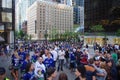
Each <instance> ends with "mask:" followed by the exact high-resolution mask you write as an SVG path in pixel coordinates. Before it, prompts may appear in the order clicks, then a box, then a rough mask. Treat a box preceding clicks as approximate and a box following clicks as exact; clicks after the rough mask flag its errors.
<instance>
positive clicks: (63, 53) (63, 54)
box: [58, 50, 65, 59]
mask: <svg viewBox="0 0 120 80" xmlns="http://www.w3.org/2000/svg"><path fill="white" fill-rule="evenodd" d="M58 56H59V59H65V51H64V50H63V51H61V50H60V51H59V52H58Z"/></svg>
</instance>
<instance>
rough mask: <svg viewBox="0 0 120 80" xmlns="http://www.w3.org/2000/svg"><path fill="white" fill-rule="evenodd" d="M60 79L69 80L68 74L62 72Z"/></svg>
mask: <svg viewBox="0 0 120 80" xmlns="http://www.w3.org/2000/svg"><path fill="white" fill-rule="evenodd" d="M58 80H68V76H67V74H65V73H60V75H59V78H58Z"/></svg>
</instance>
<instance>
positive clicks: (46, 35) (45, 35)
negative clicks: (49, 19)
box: [44, 30, 48, 44]
mask: <svg viewBox="0 0 120 80" xmlns="http://www.w3.org/2000/svg"><path fill="white" fill-rule="evenodd" d="M44 37H45V41H46V44H47V37H48V34H47V30H45V34H44Z"/></svg>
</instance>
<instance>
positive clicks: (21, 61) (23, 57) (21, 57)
mask: <svg viewBox="0 0 120 80" xmlns="http://www.w3.org/2000/svg"><path fill="white" fill-rule="evenodd" d="M18 54H19V56H20V66H22V64H23V62H24V60H25V57H26V54H25V53H24V51H23V49H22V48H20V52H19V53H18ZM20 68H21V67H20ZM21 72H22V69H21Z"/></svg>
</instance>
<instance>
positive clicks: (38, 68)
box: [34, 61, 45, 78]
mask: <svg viewBox="0 0 120 80" xmlns="http://www.w3.org/2000/svg"><path fill="white" fill-rule="evenodd" d="M34 72H35V75H36V76H37V77H39V78H40V77H44V73H45V65H44V64H43V63H42V64H40V63H39V62H38V61H37V62H36V63H35V71H34Z"/></svg>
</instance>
